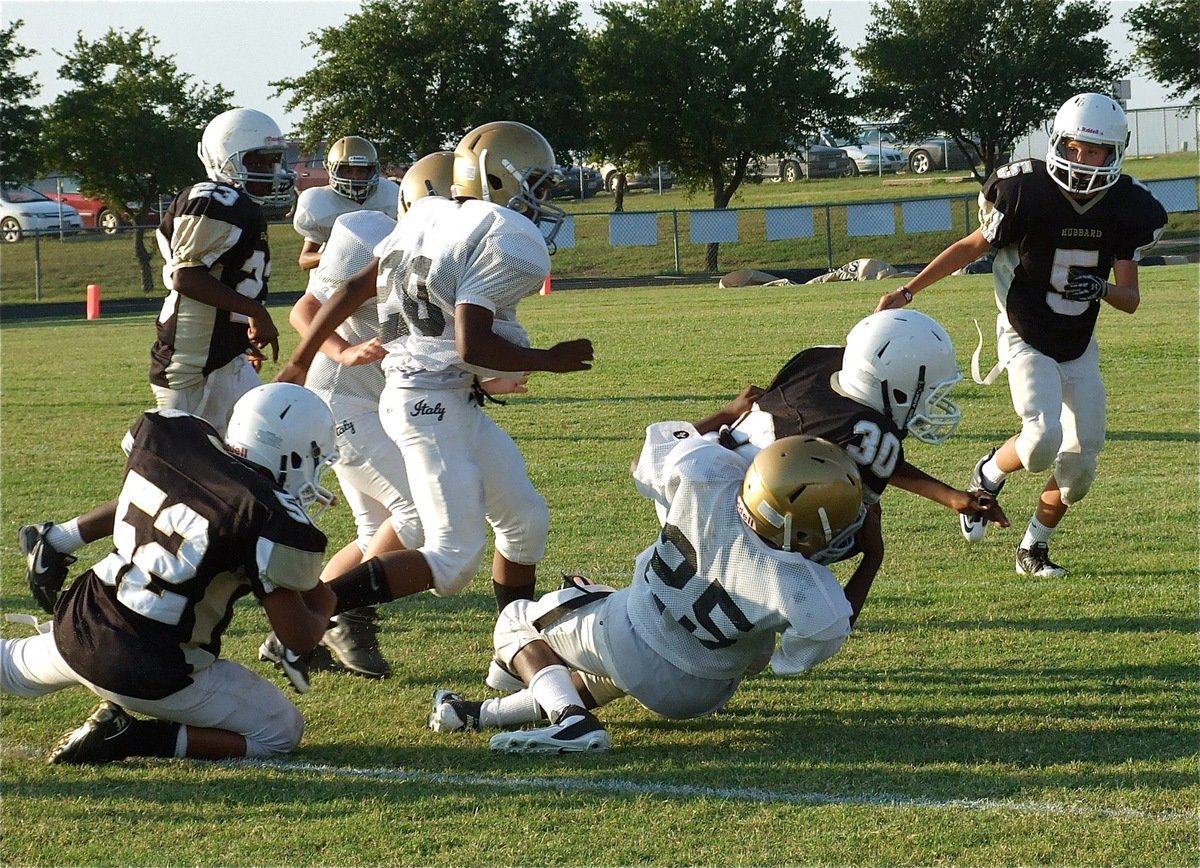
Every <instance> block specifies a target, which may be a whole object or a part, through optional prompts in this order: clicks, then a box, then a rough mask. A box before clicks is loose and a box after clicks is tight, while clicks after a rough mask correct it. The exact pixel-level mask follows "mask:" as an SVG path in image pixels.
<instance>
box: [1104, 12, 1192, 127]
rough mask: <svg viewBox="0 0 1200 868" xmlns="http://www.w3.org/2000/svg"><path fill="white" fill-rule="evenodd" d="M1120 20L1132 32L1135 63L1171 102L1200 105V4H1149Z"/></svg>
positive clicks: (1126, 14)
mask: <svg viewBox="0 0 1200 868" xmlns="http://www.w3.org/2000/svg"><path fill="white" fill-rule="evenodd" d="M1121 20H1123V21H1124V22H1125V23H1126V24H1128V25H1129V27H1130V29H1131V30H1132V31H1133V40H1134V44H1135V45H1136V51H1135V52H1134V60H1135V61H1136V62H1137V63H1139V64H1140V65H1141V66H1142V67H1143V68H1145V69H1146V70H1147V71H1148V72H1149V73H1150V75H1151V76H1153V77H1154V79H1155V80H1157V81H1158V82H1159V83H1161V84H1163V85H1164V86H1166V87H1168V88H1171V90H1170V95H1171V98H1172V99H1186V100H1187V101H1188V102H1189V103H1191V104H1192V105H1200V0H1149V2H1147V3H1144V4H1142V5H1141V6H1135V7H1134V8H1133V9H1130V10H1129V11H1128V12H1126V13H1125V16H1124V17H1123V18H1122V19H1121Z"/></svg>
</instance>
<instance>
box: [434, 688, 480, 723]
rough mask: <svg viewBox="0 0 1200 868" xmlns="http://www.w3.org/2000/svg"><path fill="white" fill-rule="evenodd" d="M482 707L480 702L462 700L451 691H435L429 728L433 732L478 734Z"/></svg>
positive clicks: (459, 695) (460, 696)
mask: <svg viewBox="0 0 1200 868" xmlns="http://www.w3.org/2000/svg"><path fill="white" fill-rule="evenodd" d="M482 706H483V703H482V702H472V701H471V700H469V699H464V698H463V697H462V695H461V694H458V693H455V692H454V691H452V690H435V691H433V708H432V710H431V711H430V712H429V728H430V729H432V730H433V731H434V732H478V731H479V714H480V709H481V707H482Z"/></svg>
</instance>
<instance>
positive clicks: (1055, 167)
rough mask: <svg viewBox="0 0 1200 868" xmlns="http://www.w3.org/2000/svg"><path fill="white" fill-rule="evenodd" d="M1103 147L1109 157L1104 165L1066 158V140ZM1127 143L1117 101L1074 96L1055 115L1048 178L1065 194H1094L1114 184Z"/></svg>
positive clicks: (1126, 125)
mask: <svg viewBox="0 0 1200 868" xmlns="http://www.w3.org/2000/svg"><path fill="white" fill-rule="evenodd" d="M1071 139H1076V140H1078V141H1081V142H1091V143H1092V144H1096V145H1106V146H1107V147H1109V148H1111V149H1112V155H1111V156H1110V157H1109V159H1108V161H1107V162H1106V163H1105V164H1104V165H1103V166H1088V165H1085V164H1083V163H1075V162H1072V161H1071V160H1069V159H1067V153H1066V148H1065V145H1066V143H1067V141H1068V140H1071ZM1128 144H1129V123H1128V121H1126V119H1125V110H1124V109H1122V108H1121V106H1120V104H1118V103H1117V101H1116V100H1114V99H1111V98H1110V97H1107V96H1104V95H1103V94H1099V93H1081V94H1079V95H1078V96H1073V97H1071V98H1070V99H1069V100H1067V101H1066V102H1065V103H1063V105H1062V108H1060V109H1059V110H1058V114H1056V115H1055V116H1054V125H1053V126H1052V127H1051V128H1050V145H1049V147H1048V148H1047V150H1046V168H1047V169H1048V170H1049V172H1050V177H1051V178H1053V179H1054V182H1055V183H1056V184H1058V186H1060V187H1062V188H1063V189H1064V190H1066V191H1067V192H1068V193H1096V192H1098V191H1100V190H1104V189H1107V188H1108V187H1111V186H1112V185H1113V184H1115V183H1117V179H1118V178H1120V177H1121V162H1122V161H1123V160H1124V159H1125V147H1126V146H1127V145H1128Z"/></svg>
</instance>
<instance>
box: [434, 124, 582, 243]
mask: <svg viewBox="0 0 1200 868" xmlns="http://www.w3.org/2000/svg"><path fill="white" fill-rule="evenodd" d="M555 165H556V163H555V159H554V149H553V148H551V147H550V143H549V142H547V141H546V138H545V136H543V135H542V134H541V133H539V132H538V131H537V130H535V129H534V128H533V127H528V126H526V125H525V124H520V123H517V122H516V121H492V122H490V123H486V124H483V125H482V126H478V127H476V128H475V129H473V130H471V131H470V132H469V133H467V134H466V135H465V136H463V137H462V141H460V142H459V143H458V147H456V148H455V149H454V189H453V192H452V195H453V196H456V197H458V196H465V197H469V198H472V199H483V200H484V201H485V202H495V203H496V204H497V205H502V206H504V207H505V208H511V209H512V210H514V211H517V212H519V213H521V214H524V215H525V216H526V217H528V218H529V219H530V220H532V221H533V222H534V223H535V224H537V226H538V228H539V229H541V230H542V236H543V237H544V238H545V239H546V243H547V244H551V243H552V242H553V241H554V236H555V235H557V234H558V229H559V227H560V226H562V223H563V220H564V219H566V215H565V213H564V212H563V210H562V209H561V208H559V207H558V206H556V205H552V204H551V203H550V190H551V188H552V187H553V186H554V183H555V181H556V179H557V176H558V173H557V170H556V169H555Z"/></svg>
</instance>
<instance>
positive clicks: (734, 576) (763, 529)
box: [429, 422, 863, 753]
mask: <svg viewBox="0 0 1200 868" xmlns="http://www.w3.org/2000/svg"><path fill="white" fill-rule="evenodd" d="M633 476H634V480H635V481H636V483H637V487H638V490H639V491H640V492H641V493H642V494H644V495H645V496H646V497H648V498H650V499H651V500H652V501H653V502H654V504H655V507H656V509H657V512H658V517H659V522H660V524H661V526H662V530H661V532H660V533H659V535H658V537H657V539H655V541H654V543H653V544H652V545H650V546H649V547H648V548H647V549H645V550H644V551H643V552H642V553H641V554H640V555H638V558H637V562H636V565H635V567H634V573H633V581H632V583H631V584H630V585H629V587H627V588H624V589H622V590H619V591H614V590H613V589H612V588H608V587H604V586H601V585H594V584H591V583H589V582H587V580H586V579H581V578H580V577H577V576H576V577H570V578H568V579H567V580H566V581H565V582H564V584H563V588H562V590H559V591H555V592H553V593H550V594H546V595H545V596H543V597H542V598H541V599H540V600H538V601H537V602H536V603H534V602H532V601H527V600H517V601H515V602H513V603H510V604H509V605H508V606H507V607H506V608H505V609H504V610H503V611H502V612H501V613H500V617H499V619H498V620H497V622H496V629H495V633H494V637H493V638H494V645H495V649H496V658H497V660H499V661H500V662H501V663H502V664H503V665H504V666H505V667H506V668H507V669H509V670H511V671H513V672H515V673H516V674H517V675H519V676H520V677H521V679H522V680H523V681H524V683H525V684H526V685H528V686H527V687H526V688H525V689H523V690H520V691H518V692H516V693H513V694H511V695H509V696H503V697H500V698H498V699H489V700H486V701H483V702H478V701H471V700H467V699H464V698H463V697H462V696H461V695H459V694H457V693H453V692H450V691H448V690H438V691H436V692H435V693H434V702H433V710H432V711H431V713H430V715H429V726H430V728H432V729H434V730H436V731H441V732H447V731H457V730H474V729H481V728H493V727H494V728H507V727H513V726H518V725H520V724H525V723H533V722H537V721H542V720H549V721H550V724H549V725H548V726H542V727H538V728H535V729H529V730H512V731H507V732H503V733H500V734H498V735H496V736H494V737H493V738H492V739H491V742H490V746H491V749H492V750H498V751H506V752H516V753H526V752H534V753H540V752H545V753H574V752H586V751H597V750H607V749H608V748H609V747H610V744H611V740H610V737H609V734H608V732H607V731H606V730H605V729H604V726H603V725H602V724H601V723H600V721H599V720H597V719H596V717H595V716H594V715H593V714H592V713H591V711H590V710H589V709H592V708H596V707H598V706H602V705H605V704H606V703H608V702H611V701H612V700H613V699H616V698H617V697H620V696H624V695H630V696H632V697H634V698H635V699H637V701H638V702H640V703H641V704H642V705H643V706H645V707H646V708H648V709H650V710H651V711H654V712H656V713H658V714H661V715H663V716H664V717H669V718H675V719H681V718H692V717H700V716H702V715H706V714H710V713H712V712H713V711H715V710H717V709H719V708H720V707H721V706H723V705H724V704H725V703H726V702H727V701H728V700H729V698H730V697H731V696H732V695H733V693H734V691H735V690H737V688H738V685H739V684H740V683H741V681H742V679H743V678H745V677H746V676H748V675H752V674H755V673H757V672H759V671H761V670H762V669H763V668H765V667H766V665H767V664H768V662H769V663H770V664H771V666H772V668H773V669H774V671H775V673H776V674H778V675H796V674H800V673H803V672H807V671H809V670H810V669H812V668H813V667H814V666H816V665H817V664H819V663H821V662H822V661H823V660H826V659H828V658H829V657H831V656H833V655H834V654H836V653H837V652H838V650H839V649H840V648H841V647H842V645H843V643H844V642H845V641H846V637H847V636H848V635H849V633H850V614H851V608H850V603H849V602H848V601H847V599H846V597H845V596H844V595H843V593H842V588H841V587H840V586H839V585H838V582H837V579H836V578H835V577H834V575H833V573H832V572H830V570H829V568H828V567H826V566H824V564H826V563H828V562H830V561H832V560H836V559H837V558H838V557H839V556H840V553H841V552H842V551H844V550H845V549H846V548H848V547H849V546H851V545H853V541H854V533H855V531H856V529H857V528H858V526H859V523H860V522H861V521H862V520H863V509H862V483H861V481H860V479H859V473H858V468H857V466H856V465H855V463H854V462H853V461H851V460H850V458H849V457H848V456H847V455H846V453H845V452H844V451H843V450H842V449H840V448H839V447H837V446H835V445H834V444H832V443H829V442H828V441H825V440H821V439H818V438H815V437H805V436H792V437H784V438H782V439H780V440H777V441H775V442H774V443H772V444H771V445H769V446H768V447H766V448H765V449H763V450H762V451H760V452H758V453H757V455H755V456H754V458H752V459H751V458H749V457H747V456H746V455H743V454H741V453H739V452H737V451H734V450H730V449H728V448H726V447H724V446H722V445H720V444H719V443H718V442H717V440H716V436H715V435H709V436H708V437H705V436H702V435H700V433H699V432H698V431H697V429H695V428H694V427H693V426H691V425H689V424H688V423H686V422H661V423H658V424H656V425H651V426H650V427H649V428H648V429H647V431H646V439H645V442H644V444H643V446H642V452H641V456H640V457H639V459H638V461H637V463H636V465H635V467H634V470H633ZM777 636H780V637H781V638H780V640H779V644H778V647H776V637H777Z"/></svg>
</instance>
